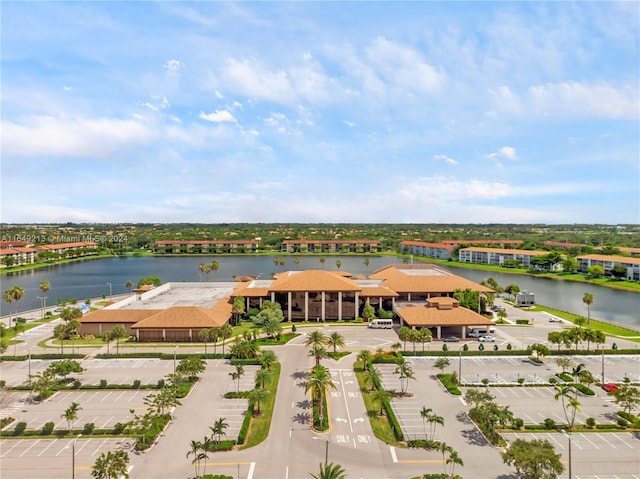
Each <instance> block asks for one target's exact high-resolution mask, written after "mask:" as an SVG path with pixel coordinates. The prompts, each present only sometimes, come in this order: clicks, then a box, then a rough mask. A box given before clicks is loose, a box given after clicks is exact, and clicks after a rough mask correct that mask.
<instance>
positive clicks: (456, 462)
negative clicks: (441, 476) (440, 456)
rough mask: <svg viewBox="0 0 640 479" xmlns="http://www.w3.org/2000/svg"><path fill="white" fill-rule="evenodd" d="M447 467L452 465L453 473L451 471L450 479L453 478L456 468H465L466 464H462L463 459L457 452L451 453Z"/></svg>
mask: <svg viewBox="0 0 640 479" xmlns="http://www.w3.org/2000/svg"><path fill="white" fill-rule="evenodd" d="M445 464H446V465H449V464H450V465H451V471H449V477H451V478H453V477H454V476H453V470H454V469H455V467H456V466H464V462H462V459H461V458H460V456H459V455H458V453H457V452H456V451H451V452H450V453H449V457H448V458H447V461H446V462H445Z"/></svg>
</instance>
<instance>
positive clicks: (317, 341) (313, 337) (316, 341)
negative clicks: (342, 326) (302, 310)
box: [304, 329, 327, 346]
mask: <svg viewBox="0 0 640 479" xmlns="http://www.w3.org/2000/svg"><path fill="white" fill-rule="evenodd" d="M324 344H327V336H326V335H325V334H324V333H323V332H322V331H320V330H319V329H315V330H313V331H311V332H310V333H309V336H308V337H307V340H306V341H305V343H304V345H305V346H315V345H324Z"/></svg>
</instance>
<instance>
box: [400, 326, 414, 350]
mask: <svg viewBox="0 0 640 479" xmlns="http://www.w3.org/2000/svg"><path fill="white" fill-rule="evenodd" d="M410 338H411V328H409V327H407V326H402V327H401V328H400V329H398V339H400V341H402V342H403V343H404V346H403V349H404V351H406V350H407V341H409V339H410Z"/></svg>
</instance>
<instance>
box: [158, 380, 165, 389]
mask: <svg viewBox="0 0 640 479" xmlns="http://www.w3.org/2000/svg"><path fill="white" fill-rule="evenodd" d="M157 388H158V389H162V388H164V379H160V380H158V385H157Z"/></svg>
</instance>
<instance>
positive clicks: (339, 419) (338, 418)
mask: <svg viewBox="0 0 640 479" xmlns="http://www.w3.org/2000/svg"><path fill="white" fill-rule="evenodd" d="M336 422H347V420H346V419H343V418H341V417H337V418H336Z"/></svg>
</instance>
